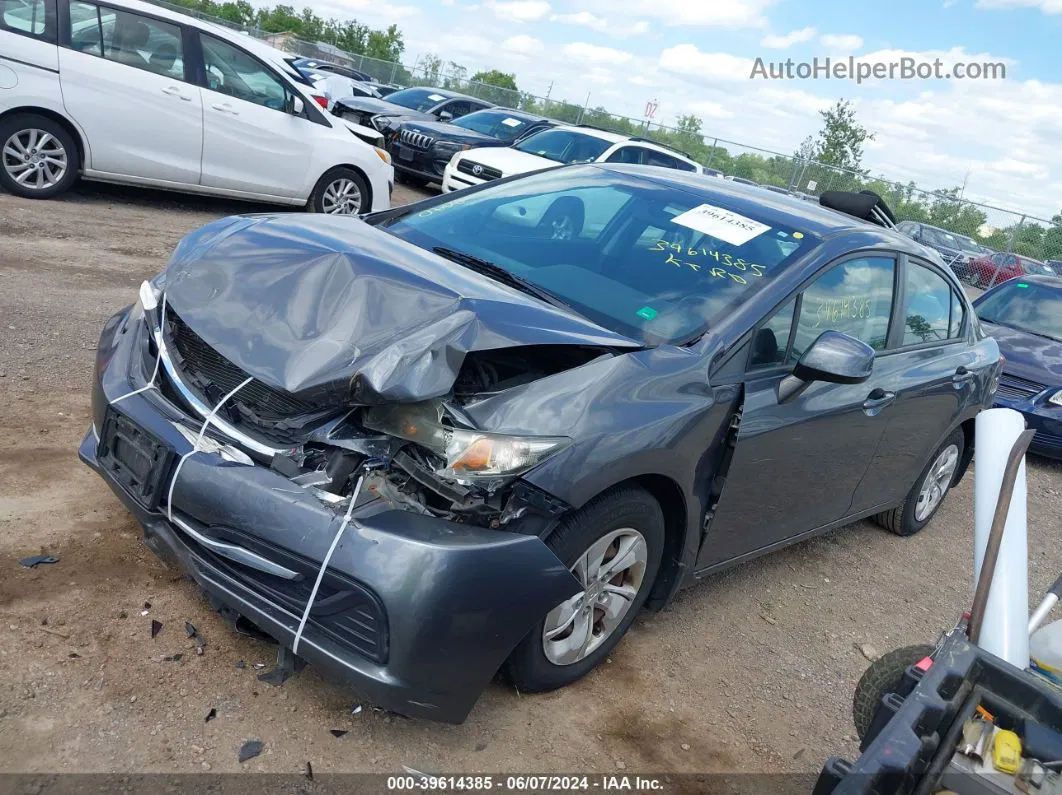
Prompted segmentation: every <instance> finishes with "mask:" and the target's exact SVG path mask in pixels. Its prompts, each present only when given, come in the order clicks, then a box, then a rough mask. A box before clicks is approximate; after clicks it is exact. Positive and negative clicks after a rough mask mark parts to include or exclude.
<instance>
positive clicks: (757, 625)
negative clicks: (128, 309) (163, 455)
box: [0, 187, 1062, 773]
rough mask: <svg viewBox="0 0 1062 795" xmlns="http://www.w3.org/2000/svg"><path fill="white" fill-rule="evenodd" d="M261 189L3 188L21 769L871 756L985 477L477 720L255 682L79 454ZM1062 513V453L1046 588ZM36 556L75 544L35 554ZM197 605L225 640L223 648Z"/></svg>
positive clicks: (8, 680)
mask: <svg viewBox="0 0 1062 795" xmlns="http://www.w3.org/2000/svg"><path fill="white" fill-rule="evenodd" d="M412 198H415V196H414V194H412V193H410V192H409V191H403V190H401V189H400V190H399V191H398V192H397V196H396V200H398V201H409V200H412ZM260 209H261V208H259V207H251V206H248V205H241V204H234V203H223V202H217V201H209V200H204V199H191V198H181V197H175V196H171V195H167V194H160V193H152V192H145V191H133V190H125V189H117V188H109V187H82V188H80V189H79V190H78V191H77V192H76V193H74V194H73V195H71V196H70V197H69V198H66V199H64V200H62V201H55V202H39V203H38V202H30V201H23V200H20V199H14V198H12V197H10V196H7V195H0V321H2V325H0V395H2V396H3V400H2V402H0V632H2V636H0V637H2V640H0V771H9V772H10V771H40V772H43V771H93V772H104V771H113V772H122V771H174V772H192V771H201V770H213V771H227V770H236V769H238V768H241V765H239V764H238V763H237V759H236V751H237V749H238V748H239V746H240V745H241V744H242V743H243V742H244V741H245V740H248V739H252V738H254V739H260V740H262V741H263V742H264V743H265V751H264V752H263V754H262V755H261V756H260V757H258V758H257V759H254V760H253V761H250V762H247V763H245V764H244V765H242V767H243V768H245V769H247V768H249V769H253V770H259V771H278V772H279V771H284V772H292V773H299V772H302V770H303V769H304V765H305V762H306V761H308V760H309V761H312V763H313V766H314V769H315V771H320V772H338V771H369V770H376V771H393V772H399V771H400V770H401V766H402V765H409V766H411V767H414V768H416V769H418V770H426V771H432V772H466V773H467V772H473V771H498V772H501V771H538V772H557V771H577V770H578V771H595V770H596V771H599V772H609V771H616V770H626V771H627V772H633V771H638V772H641V771H646V772H650V771H676V772H678V771H690V772H692V771H696V772H713V771H724V770H725V771H783V770H794V771H796V770H801V771H815V770H817V769H818V768H819V766H820V765H821V763H822V761H823V760H824V758H825V757H826V756H827V755H828V754H832V753H841V754H847V755H849V756H853V755H854V754H855V752H856V749H855V744H854V743H853V742H852V740H853V737H852V733H853V728H852V724H851V719H850V698H851V694H852V690H853V688H854V686H855V683H856V680H857V679H858V677H859V675H860V674H861V673H862V671H863V669H864V668H865V666H866V665H867V661H866V659H865V658H864V657H863V655H862V654H861V652H860V651H859V650H858V648H857V646H859V645H860V644H870V645H871V646H872V647H874V648H875V649H878V650H881V651H885V650H889V649H892V648H895V647H897V646H900V645H904V644H907V643H912V642H920V641H925V640H929V639H932V638H933V637H935V635H936V634H937V632H938V631H939V630H940V629H941V628H942V627H944V626H945V625H947V624H949V622H952V621H953V620H954V618H955V616H956V615H957V614H958V613H960V612H961V611H962V610H963V609H964V608H965V606H966V605H967V602H968V601H969V598H970V591H971V586H970V580H971V566H972V551H971V536H972V531H971V526H972V510H973V507H972V499H971V496H972V494H971V490H972V477H967V479H966V480H965V481H964V483H963V484H962V485H961V486H960V487H959V489H958V490H957V491H956V492H954V493H953V494H952V496H951V497H949V499H948V500H947V502H946V504H945V505H944V506H943V508H942V510H941V512H940V514H939V515H938V516H937V518H936V519H935V520H934V522H933V524H932V525H931V527H930V528H929V529H927V530H926V531H925V532H923V533H922V534H921V535H919V536H916V537H915V538H912V539H909V540H903V539H899V538H896V537H894V536H891V535H889V534H887V533H885V532H884V531H882V530H880V529H878V528H877V527H875V526H872V525H870V524H868V523H860V524H858V525H855V526H853V527H850V528H846V529H845V530H844V531H842V532H838V533H836V534H833V535H830V536H827V537H824V538H820V539H817V540H814V541H811V542H809V543H805V544H801V545H798V546H796V547H793V548H790V549H789V550H786V551H783V552H780V553H777V554H775V555H773V556H770V557H768V558H765V559H761V560H759V561H756V562H753V563H750V564H747V565H744V566H741V567H739V568H737V569H735V570H732V571H730V572H728V573H726V574H724V575H721V576H719V577H717V578H714V579H713V580H711V581H709V582H707V583H705V584H703V585H701V586H700V587H698V588H696V589H692V590H689V591H686V592H685V593H683V594H682V595H681V596H680V597H679V599H678V601H677V602H676V603H675V604H674V605H673V606H672V607H671V608H670V609H668V610H667V611H665V612H663V613H660V614H656V615H649V616H645V617H643V618H641V619H640V621H639V623H638V624H637V625H636V627H635V628H634V630H633V631H632V633H631V634H630V636H629V637H628V638H627V639H626V640H625V641H624V642H623V643H622V644H621V645H620V647H619V648H618V649H617V651H616V653H615V654H614V656H613V658H612V661H611V664H608V665H604V666H602V668H601V669H600V670H598V671H597V672H595V673H594V674H592V675H591V676H589V677H587V678H586V679H585V680H583V681H582V682H580V683H578V684H577V685H575V686H573V687H570V688H568V689H566V690H564V691H561V692H556V693H552V694H549V695H544V696H535V697H529V696H520V695H519V694H517V693H516V692H514V691H512V690H511V689H509V688H507V687H505V686H504V685H502V684H494V685H492V686H491V687H490V688H489V689H488V691H487V692H486V693H485V694H484V695H483V697H482V698H481V699H480V702H479V704H478V705H477V707H476V708H475V710H474V711H473V713H472V715H471V716H470V717H469V719H468V720H467V722H466V723H465V724H464V725H462V726H457V727H453V726H440V725H434V724H430V723H424V722H419V721H412V720H405V719H399V718H394V717H391V716H388V715H386V714H384V713H380V712H375V711H373V710H371V709H369V708H368V707H366V708H365V709H364V710H362V711H361V712H360V713H358V714H352V712H351V708H352V706H353V705H354V704H355V703H356V696H355V695H354V694H352V693H350V692H349V691H346V690H344V689H343V688H341V687H339V686H337V685H334V684H331V683H328V682H325V681H323V680H321V679H320V678H319V677H318V676H317V675H316V673H315V672H314V671H313V670H311V669H307V670H306V671H304V672H303V673H302V674H300V675H299V676H298V677H296V678H295V679H293V680H291V681H289V682H288V683H287V684H286V685H284V686H283V687H282V688H274V687H270V686H268V685H265V684H262V683H260V682H258V681H257V680H256V678H255V675H256V674H257V673H258V671H256V670H254V668H253V667H252V663H255V662H271V661H272V659H273V655H274V650H273V648H272V647H270V646H268V645H266V644H265V643H262V642H260V641H256V640H252V639H249V638H245V637H240V636H236V635H234V634H232V633H230V632H229V631H228V630H227V629H226V628H225V627H224V625H223V624H222V622H221V620H220V618H219V617H218V616H216V615H215V614H214V613H212V612H211V611H210V609H209V608H208V607H207V605H206V604H205V602H203V601H201V600H200V598H199V596H198V592H197V590H196V589H195V587H194V586H193V585H192V584H191V583H190V582H189V581H186V580H183V579H182V578H181V577H180V576H179V575H178V574H176V573H175V572H172V571H169V570H167V569H165V568H164V567H163V566H162V565H161V564H160V563H159V562H158V561H157V560H156V559H155V558H154V557H153V556H152V555H151V553H150V552H148V551H147V549H146V548H145V547H144V546H143V545H142V544H141V543H140V541H139V539H138V532H137V527H136V526H135V525H134V523H133V521H132V519H131V518H130V517H129V516H128V515H127V514H126V512H125V511H124V510H123V509H122V508H121V506H120V505H119V503H118V501H117V500H116V499H115V498H114V497H113V496H112V495H111V493H110V491H109V490H108V489H107V488H106V487H105V486H104V485H103V483H102V482H101V481H100V480H99V479H98V478H97V477H96V476H95V475H93V474H91V473H90V472H89V471H88V470H87V469H86V468H85V467H83V466H82V465H81V464H80V463H79V462H78V461H77V457H76V448H77V445H78V442H79V440H80V438H81V436H82V434H83V433H84V431H85V429H86V428H87V427H88V422H89V419H88V417H89V395H88V383H89V379H90V374H91V369H92V361H93V348H94V346H95V343H96V338H97V333H98V330H99V327H100V325H101V323H102V322H103V321H104V319H105V318H107V317H108V316H109V315H110V314H112V313H113V312H114V311H116V310H117V309H119V308H120V307H121V306H123V305H125V304H127V303H129V302H130V301H131V300H132V299H133V297H134V293H135V290H136V287H137V285H138V284H139V283H140V281H141V280H142V279H144V278H146V277H149V276H151V275H153V274H154V273H156V272H157V271H158V270H159V269H160V267H161V266H162V264H163V263H164V261H165V259H166V257H167V256H168V254H169V252H170V250H171V248H172V247H173V246H174V244H175V243H176V242H177V241H178V239H179V238H180V237H181V236H182V235H183V234H185V233H186V232H188V231H189V230H191V229H193V228H195V227H197V226H199V225H201V224H203V223H205V222H207V221H209V220H211V219H212V218H215V217H218V216H221V215H225V214H229V213H233V212H246V211H258V210H260ZM765 487H766V486H765ZM1060 515H1062V467H1060V466H1059V465H1058V464H1052V463H1049V462H1046V461H1043V460H1039V459H1034V460H1032V461H1031V462H1030V466H1029V520H1030V526H1031V547H1032V550H1033V554H1032V566H1031V580H1032V585H1033V590H1034V593H1035V594H1039V593H1041V592H1042V590H1043V589H1044V588H1046V587H1047V585H1048V584H1049V583H1050V582H1051V581H1052V580H1053V579H1054V577H1055V576H1056V575H1057V574H1058V573H1059V572H1060V571H1062V546H1060V545H1059V543H1058V539H1059V531H1060V529H1062V526H1060V519H1059V517H1060ZM39 552H47V553H49V554H54V555H58V556H59V557H60V558H61V561H60V563H58V564H57V565H54V566H42V567H40V568H38V569H33V570H30V569H25V568H22V567H20V566H19V565H18V563H17V562H16V560H17V558H20V557H23V556H26V555H31V554H35V553H39ZM145 602H150V603H151V608H150V613H149V615H147V616H142V615H141V610H142V609H143V605H144V603H145ZM152 619H156V620H158V621H161V622H162V623H163V624H164V628H163V630H162V632H161V633H160V634H159V635H158V637H157V638H155V639H154V640H152V638H151V634H150V625H151V621H152ZM185 621H191V622H192V623H193V624H195V625H196V627H198V628H199V630H200V631H201V633H202V634H203V635H204V636H205V637H206V639H207V644H208V645H207V647H206V653H205V654H204V655H203V656H202V657H197V656H196V655H195V654H194V644H193V642H192V641H190V640H188V639H187V638H186V636H185V632H184V622H185ZM175 653H182V654H183V655H184V656H183V659H181V660H180V661H179V662H168V661H164V660H163V659H162V658H163V657H164V656H167V655H173V654H175ZM240 660H243V661H246V664H247V665H246V667H243V668H241V667H238V666H237V663H238V662H239V661H240ZM212 708H213V709H216V710H217V718H216V719H215V720H212V721H210V722H209V723H206V722H204V718H205V717H206V715H207V713H208V711H210V710H211V709H212ZM330 729H343V730H347V731H348V732H349V733H348V734H346V735H345V736H343V737H341V738H336V737H333V736H332V734H330V733H329V730H330Z"/></svg>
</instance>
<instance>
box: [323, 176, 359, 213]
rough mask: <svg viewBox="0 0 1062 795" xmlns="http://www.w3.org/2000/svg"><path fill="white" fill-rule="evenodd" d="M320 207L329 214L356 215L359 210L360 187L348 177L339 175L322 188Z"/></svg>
mask: <svg viewBox="0 0 1062 795" xmlns="http://www.w3.org/2000/svg"><path fill="white" fill-rule="evenodd" d="M321 209H323V210H324V211H325V212H326V213H328V214H329V215H357V214H358V213H359V212H361V189H360V188H358V185H357V183H356V182H354V180H352V179H350V178H349V177H339V178H338V179H335V180H333V181H332V182H330V183H328V187H326V188H325V189H324V194H322V196H321Z"/></svg>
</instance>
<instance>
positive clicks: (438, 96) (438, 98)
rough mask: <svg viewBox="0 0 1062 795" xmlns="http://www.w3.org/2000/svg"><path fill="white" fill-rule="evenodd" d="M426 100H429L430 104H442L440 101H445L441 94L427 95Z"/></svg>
mask: <svg viewBox="0 0 1062 795" xmlns="http://www.w3.org/2000/svg"><path fill="white" fill-rule="evenodd" d="M428 99H430V100H431V101H432V102H442V100H444V99H446V97H444V96H443V95H442V94H428Z"/></svg>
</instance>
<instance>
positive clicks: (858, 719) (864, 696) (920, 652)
mask: <svg viewBox="0 0 1062 795" xmlns="http://www.w3.org/2000/svg"><path fill="white" fill-rule="evenodd" d="M932 653H933V647H932V646H930V645H928V644H925V643H922V644H919V645H917V646H904V647H903V648H902V649H896V650H895V651H890V652H889V653H888V654H884V655H882V656H881V657H879V658H878V659H877V660H875V661H874V662H872V663H871V664H870V667H869V668H867V670H866V671H864V672H863V676H862V677H860V679H859V684H857V685H856V690H855V697H854V698H853V699H852V721H853V722H854V723H855V727H856V733H857V734H858V735H859V739H860V740H862V739H863V738H864V737H866V736H867V732H868V731H869V730H870V724H871V722H872V721H873V720H874V714H875V713H876V712H877V711H878V705H879V704H880V703H881V699H882V698H884V697H885V696H886V695H887V694H889V693H894V692H896V691H897V690H899V688H900V684H901V683H902V682H903V674H904V671H906V670H907V668H908V667H909V666H912V665H914V664H915V663H916V662H918V661H919V660H921V659H922V658H923V657H927V656H929V655H930V654H932Z"/></svg>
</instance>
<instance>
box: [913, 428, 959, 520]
mask: <svg viewBox="0 0 1062 795" xmlns="http://www.w3.org/2000/svg"><path fill="white" fill-rule="evenodd" d="M958 466H959V448H958V447H957V446H956V445H954V444H949V445H948V446H947V447H945V448H944V449H943V450H941V451H940V455H938V456H937V458H936V460H935V461H934V462H933V465H932V466H931V467H930V468H929V472H927V473H926V478H925V480H923V481H922V489H921V491H919V492H918V502H917V503H915V509H914V518H915V521H916V522H924V521H925V520H926V519H928V518H929V517H930V516H931V515H932V513H933V511H935V510H936V509H937V506H938V505H940V503H941V501H942V500H943V499H944V495H945V494H947V493H948V488H949V486H950V485H951V481H952V478H953V477H955V469H956V468H957V467H958Z"/></svg>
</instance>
